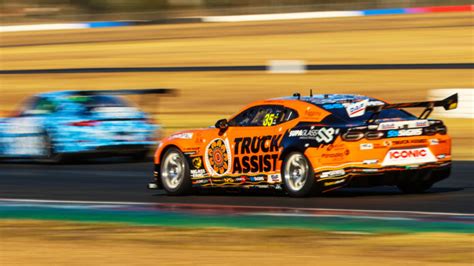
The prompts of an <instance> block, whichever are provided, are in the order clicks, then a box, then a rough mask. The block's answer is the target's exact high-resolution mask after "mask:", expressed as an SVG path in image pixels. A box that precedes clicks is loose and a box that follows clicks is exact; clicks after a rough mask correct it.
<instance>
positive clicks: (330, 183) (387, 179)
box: [315, 161, 451, 192]
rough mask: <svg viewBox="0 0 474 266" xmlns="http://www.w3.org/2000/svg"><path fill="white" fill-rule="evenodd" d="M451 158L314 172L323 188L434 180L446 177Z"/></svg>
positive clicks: (449, 171)
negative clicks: (402, 164)
mask: <svg viewBox="0 0 474 266" xmlns="http://www.w3.org/2000/svg"><path fill="white" fill-rule="evenodd" d="M450 173H451V161H442V162H431V163H425V164H420V165H405V166H386V167H378V168H376V167H363V166H360V165H359V166H357V165H353V166H346V167H344V168H339V169H335V170H329V171H327V170H326V171H320V172H316V173H315V178H316V180H317V182H318V183H319V184H320V186H321V188H322V189H321V190H322V191H323V192H327V191H331V190H334V189H337V188H341V187H374V186H394V185H398V184H402V183H417V182H431V183H436V182H438V181H440V180H442V179H445V178H447V177H449V175H450Z"/></svg>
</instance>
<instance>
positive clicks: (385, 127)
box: [378, 120, 429, 130]
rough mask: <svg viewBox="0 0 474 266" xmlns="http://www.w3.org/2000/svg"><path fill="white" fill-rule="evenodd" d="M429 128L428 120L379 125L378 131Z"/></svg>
mask: <svg viewBox="0 0 474 266" xmlns="http://www.w3.org/2000/svg"><path fill="white" fill-rule="evenodd" d="M427 126H429V122H428V120H411V121H397V122H384V123H380V124H379V127H378V130H392V129H407V128H417V127H427Z"/></svg>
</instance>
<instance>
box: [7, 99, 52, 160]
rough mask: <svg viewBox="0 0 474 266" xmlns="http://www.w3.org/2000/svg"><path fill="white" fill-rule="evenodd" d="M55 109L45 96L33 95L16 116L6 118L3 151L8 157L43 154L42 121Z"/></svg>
mask: <svg viewBox="0 0 474 266" xmlns="http://www.w3.org/2000/svg"><path fill="white" fill-rule="evenodd" d="M54 110H55V107H54V104H53V103H52V102H51V101H50V100H49V99H47V98H41V97H34V98H32V99H31V100H29V101H28V102H27V103H26V104H25V105H24V106H23V107H22V110H21V112H20V113H19V115H18V116H16V117H12V118H10V119H8V120H7V122H6V126H5V127H4V131H3V138H4V139H3V143H4V149H3V152H4V154H5V155H6V156H9V157H30V156H42V155H44V152H45V151H44V132H43V127H42V124H43V121H44V119H46V118H47V117H48V116H49V115H50V114H52V113H53V112H54Z"/></svg>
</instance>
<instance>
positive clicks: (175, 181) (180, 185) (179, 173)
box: [160, 147, 192, 195]
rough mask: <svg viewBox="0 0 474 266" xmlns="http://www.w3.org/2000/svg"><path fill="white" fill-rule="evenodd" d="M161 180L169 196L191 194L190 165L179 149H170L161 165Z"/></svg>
mask: <svg viewBox="0 0 474 266" xmlns="http://www.w3.org/2000/svg"><path fill="white" fill-rule="evenodd" d="M160 178H161V183H162V184H163V188H164V189H165V191H166V193H167V194H168V195H186V194H189V193H191V190H192V182H191V177H190V174H189V165H188V162H187V160H186V158H185V157H184V154H183V153H182V152H181V151H180V150H179V149H177V148H174V147H172V148H169V149H168V150H167V151H166V153H165V154H164V155H163V158H162V160H161V164H160Z"/></svg>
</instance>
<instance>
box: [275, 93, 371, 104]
mask: <svg viewBox="0 0 474 266" xmlns="http://www.w3.org/2000/svg"><path fill="white" fill-rule="evenodd" d="M276 99H283V100H299V101H305V102H310V103H313V104H327V103H347V102H358V101H362V100H377V99H374V98H371V97H368V96H365V95H359V94H315V95H312V96H299V94H294V95H293V96H288V97H282V98H276Z"/></svg>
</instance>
